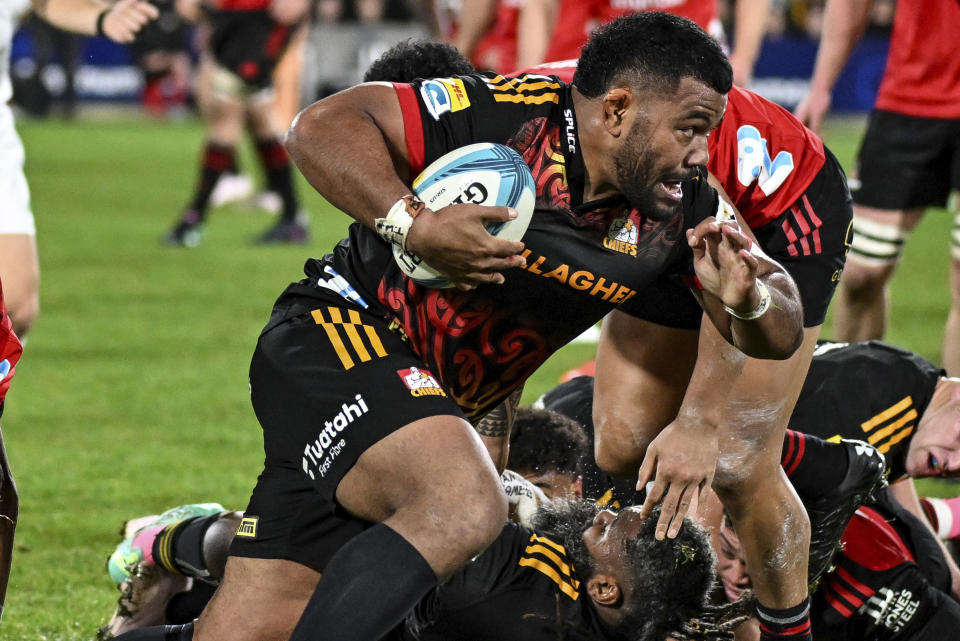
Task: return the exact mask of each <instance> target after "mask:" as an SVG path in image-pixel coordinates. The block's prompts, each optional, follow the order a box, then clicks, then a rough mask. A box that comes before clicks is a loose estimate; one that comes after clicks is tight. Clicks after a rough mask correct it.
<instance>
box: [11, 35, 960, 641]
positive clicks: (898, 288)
mask: <svg viewBox="0 0 960 641" xmlns="http://www.w3.org/2000/svg"><path fill="white" fill-rule="evenodd" d="M393 35H394V36H395V35H396V33H394V34H393ZM391 37H393V36H391ZM374 40H375V39H374ZM374 40H371V41H370V42H373V41H374ZM31 46H32V45H31V42H30V40H29V36H28V34H25V33H22V32H21V34H20V35H19V36H18V39H17V41H16V46H15V49H14V62H15V65H14V68H15V69H16V68H17V64H19V65H20V68H21V69H24V68H26V67H28V66H29V61H30V60H31V56H32V55H33V53H32V50H31ZM377 46H379V45H377ZM377 46H373V45H370V46H368V47H367V48H365V49H364V50H363V51H365V52H366V53H365V54H364V55H366V56H368V57H369V56H371V55H374V54H375V53H376V51H377ZM815 46H816V43H815V41H812V40H811V39H809V38H807V37H804V36H803V35H802V34H793V35H786V36H783V37H777V38H769V39H768V40H767V42H766V43H765V46H764V50H763V55H762V57H761V60H760V61H759V63H758V65H757V81H756V85H755V87H754V88H755V89H757V90H759V91H760V92H761V93H764V94H766V95H768V96H769V97H771V98H773V99H776V100H778V101H780V102H783V103H784V104H787V105H791V104H792V103H793V102H795V101H796V100H797V98H798V97H799V96H801V95H802V93H803V91H804V90H805V86H806V84H805V83H806V78H808V77H809V73H810V70H811V68H812V61H813V52H814V51H815ZM885 47H886V42H885V39H884V38H883V35H882V33H881V34H880V35H878V36H875V37H872V38H870V39H868V40H867V41H866V42H865V43H864V44H863V45H861V47H860V49H858V51H857V53H856V54H855V56H854V58H853V60H852V62H851V64H850V65H848V68H847V71H846V72H845V76H844V78H842V79H841V81H840V82H839V83H838V87H839V89H838V93H837V95H836V96H835V107H836V112H837V113H838V115H837V116H835V117H834V118H832V119H831V120H830V121H829V123H828V125H827V128H826V130H825V132H824V138H825V140H826V142H827V143H828V145H829V146H830V147H831V148H832V149H833V150H834V151H835V153H836V154H837V156H838V158H840V160H841V162H842V163H843V164H844V166H845V167H846V168H847V169H848V170H850V169H851V168H852V164H853V158H854V157H855V154H856V149H857V144H858V142H859V139H860V135H861V132H862V130H863V125H864V121H863V111H864V110H865V109H866V108H868V107H869V105H870V104H871V103H872V100H873V94H874V92H875V90H876V85H877V82H878V81H879V77H880V74H881V73H882V70H883V62H884V55H885ZM82 48H83V52H84V53H83V60H84V62H83V64H82V65H81V67H80V72H79V74H78V91H79V98H80V101H81V102H80V103H79V106H80V109H79V111H78V114H77V117H75V118H73V119H65V118H62V117H59V116H55V117H53V118H46V119H31V118H29V117H23V118H21V119H20V120H19V123H18V128H19V131H20V133H21V136H22V138H23V141H24V145H25V147H26V149H27V165H26V172H27V177H28V179H29V181H30V186H31V190H32V193H33V210H34V213H35V216H36V220H37V229H38V244H39V251H40V261H41V274H42V284H41V304H42V310H41V315H40V318H39V320H38V322H37V324H36V325H35V327H34V329H33V331H32V332H31V335H30V340H29V345H28V347H27V350H26V352H25V355H24V358H23V360H22V362H21V365H20V366H19V367H18V373H17V379H16V381H15V383H14V385H13V388H12V390H11V392H10V395H9V403H8V404H7V405H8V409H7V412H6V413H5V415H4V417H3V428H4V434H5V438H6V440H7V444H8V452H9V455H10V458H11V461H12V464H13V467H14V473H15V474H16V477H17V481H18V484H19V487H20V494H21V511H20V523H19V527H18V530H17V541H16V557H15V563H14V569H13V575H12V578H11V584H10V590H9V594H8V599H7V606H6V611H5V613H4V621H3V626H2V631H0V637H2V638H3V639H5V640H9V641H21V640H23V641H27V640H30V641H34V640H36V639H45V640H49V641H54V640H61V639H62V640H74V639H91V638H93V636H94V632H95V630H96V628H97V626H98V625H100V624H101V623H103V622H104V621H105V620H106V618H107V617H108V616H109V613H110V612H111V611H112V607H113V604H114V602H115V598H116V591H115V590H114V589H113V586H112V584H111V583H110V581H109V578H108V577H107V575H106V572H105V571H104V561H105V559H106V556H107V554H108V553H109V551H110V550H111V549H112V547H113V545H114V544H115V543H116V542H117V540H118V538H117V531H118V529H119V528H120V525H121V523H122V522H123V520H124V519H126V518H130V517H134V516H140V515H143V514H149V513H156V512H159V511H161V510H163V509H165V508H167V507H169V506H172V505H176V504H179V503H185V502H197V501H218V502H220V503H222V504H224V505H225V506H227V507H237V508H241V507H242V506H243V505H245V502H246V499H247V494H248V492H249V490H250V488H251V484H252V480H253V479H254V478H255V476H256V474H257V473H258V471H259V469H260V463H261V460H260V458H261V453H260V452H261V441H260V434H259V429H258V425H257V423H256V420H255V418H254V416H253V412H252V411H251V409H250V405H249V399H248V391H247V382H246V372H247V367H248V363H249V356H250V353H251V350H252V346H253V344H254V341H255V339H256V336H257V333H258V332H259V330H260V328H261V326H262V324H263V323H264V322H265V320H266V318H267V315H268V313H269V310H270V306H271V304H272V302H273V300H274V298H275V297H276V295H277V294H278V293H279V291H280V290H281V289H282V287H283V286H284V285H285V284H286V283H287V282H289V281H291V280H295V279H298V278H299V277H300V275H301V267H302V265H303V262H304V260H305V259H306V258H307V257H308V256H311V255H319V254H321V253H324V252H326V251H327V250H328V249H329V248H331V247H332V245H333V243H334V242H335V241H336V240H337V239H339V238H340V237H341V236H342V235H343V233H344V230H345V228H346V226H347V224H348V222H349V220H348V218H347V217H346V216H344V215H343V214H341V213H338V212H337V211H335V210H333V209H331V208H330V207H329V206H328V205H327V204H326V203H325V202H324V201H323V200H322V199H321V198H320V197H319V196H318V195H316V194H315V193H313V192H312V191H311V190H309V188H308V186H307V185H306V183H305V182H303V181H302V180H300V183H299V185H298V186H299V187H300V191H301V193H302V194H303V196H304V203H305V208H306V209H307V210H308V211H309V212H310V213H311V216H312V232H313V238H312V240H311V242H310V244H309V245H308V246H307V247H302V248H298V247H251V246H250V245H249V239H250V238H251V237H252V236H253V235H254V234H255V233H256V232H258V231H259V230H261V229H262V228H263V227H264V226H265V216H267V214H264V213H262V212H258V211H255V210H251V209H249V208H245V207H241V206H232V207H225V208H222V209H219V210H217V211H215V212H214V213H213V215H212V218H211V221H210V224H209V226H208V228H209V233H208V235H207V237H206V239H205V242H204V244H203V245H202V246H201V248H199V249H198V250H193V251H184V250H176V249H170V248H166V247H162V246H161V245H160V243H159V238H160V236H161V234H162V232H163V231H164V230H165V229H166V227H167V225H168V224H169V223H170V221H171V220H172V219H173V218H174V216H175V215H176V213H177V212H178V211H179V210H180V208H181V207H182V206H183V204H184V202H185V201H186V199H187V196H188V193H189V190H190V188H191V186H192V184H193V180H194V174H195V163H196V161H197V154H198V150H199V144H200V140H201V137H202V130H201V127H200V124H199V122H198V121H197V119H196V118H195V117H194V116H192V115H187V116H185V117H182V118H178V119H168V120H163V121H158V120H156V119H153V118H150V117H148V116H146V115H144V114H142V113H140V112H139V111H138V110H136V109H130V108H129V107H135V105H136V97H137V95H138V91H139V87H140V84H139V83H140V79H139V76H138V74H137V72H136V69H135V68H133V67H130V66H129V57H128V54H127V53H126V51H125V50H124V49H123V48H121V47H117V46H114V45H111V44H110V43H107V42H104V41H102V40H99V39H86V40H85V41H84V42H83V43H82ZM357 51H358V56H359V52H360V49H358V50H357ZM361 60H362V58H361V57H357V58H356V64H357V66H358V68H359V65H360V64H361ZM24 61H26V62H24ZM43 73H46V74H50V79H49V82H50V88H51V90H52V91H53V92H54V93H56V91H55V90H56V87H57V80H56V77H57V73H58V72H57V71H56V69H55V68H51V69H50V70H47V71H45V72H43ZM105 101H106V103H105ZM105 104H109V105H118V104H119V105H125V106H126V107H128V108H125V109H120V110H118V109H114V108H104V105H105ZM56 113H57V112H56V111H54V114H56ZM242 165H243V166H244V167H249V168H253V167H254V166H255V165H256V159H255V157H254V156H253V154H252V152H251V150H250V149H249V148H248V147H244V148H243V156H242ZM951 218H952V216H950V215H948V214H947V213H946V212H943V211H934V212H931V215H930V216H928V219H927V220H925V221H924V222H923V224H921V225H920V227H919V229H918V230H917V231H916V232H915V234H914V236H913V238H912V239H911V241H910V242H909V243H908V244H907V248H906V252H905V257H904V261H903V264H902V266H901V268H900V270H899V273H898V274H897V276H896V278H895V280H894V282H893V300H894V308H893V317H892V321H891V326H890V332H889V335H888V337H887V338H888V340H890V341H891V342H893V343H896V344H899V345H903V346H906V347H909V348H911V349H914V350H916V351H918V352H920V353H921V354H923V355H924V356H926V357H928V358H930V359H932V360H934V361H937V360H938V358H939V354H938V351H939V341H940V334H941V330H942V327H943V323H944V320H945V318H946V314H947V306H948V303H949V294H948V283H947V277H946V274H947V271H946V267H947V261H948V246H947V243H948V238H949V233H950V227H951V222H952V221H951ZM823 334H824V336H825V337H829V336H830V335H831V332H830V322H829V319H828V323H827V326H826V328H825V331H824V333H823ZM592 349H593V346H592V345H591V344H589V343H580V344H574V345H571V346H569V347H568V348H566V349H564V350H563V351H562V352H560V353H559V354H557V355H556V356H555V357H554V358H552V359H551V360H550V361H548V363H547V364H546V365H545V366H544V367H543V368H542V369H541V371H540V372H538V373H537V375H536V376H535V377H534V378H533V379H532V380H531V381H530V383H529V384H528V386H527V389H526V392H525V396H524V399H525V401H526V402H530V401H532V400H533V399H534V398H536V397H537V396H538V395H539V394H540V393H542V392H544V391H545V390H547V389H548V388H549V387H551V386H552V385H553V384H555V383H556V381H557V380H558V377H559V376H560V375H561V373H562V372H564V371H565V370H567V369H568V368H570V367H572V366H574V365H577V364H579V363H580V362H582V361H583V360H586V359H587V358H589V357H590V356H591V353H592ZM864 384H865V385H869V381H865V383H864ZM921 489H922V491H924V492H927V493H930V494H936V495H952V494H956V493H957V490H958V489H960V486H955V485H952V484H950V483H946V482H937V481H926V482H924V483H923V485H922V488H921Z"/></svg>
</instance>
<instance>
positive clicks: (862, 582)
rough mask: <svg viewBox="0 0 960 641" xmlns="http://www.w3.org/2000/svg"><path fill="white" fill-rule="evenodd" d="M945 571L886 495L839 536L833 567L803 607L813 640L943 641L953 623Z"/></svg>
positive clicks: (928, 541)
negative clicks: (807, 608)
mask: <svg viewBox="0 0 960 641" xmlns="http://www.w3.org/2000/svg"><path fill="white" fill-rule="evenodd" d="M949 593H950V571H949V570H948V569H947V565H946V560H945V559H944V557H943V553H942V551H941V548H940V546H939V545H938V543H937V541H936V539H935V538H934V535H933V533H931V532H930V530H929V529H928V528H927V527H926V526H925V525H924V524H923V523H921V522H920V521H919V520H918V519H917V518H916V517H915V516H914V515H912V514H910V513H909V512H907V511H906V510H905V509H903V508H902V507H901V506H900V505H898V504H897V502H896V499H894V498H892V496H891V495H890V491H889V490H887V491H886V492H884V494H883V495H881V498H880V500H879V501H878V502H877V504H876V505H875V506H871V507H862V508H860V509H859V510H857V512H856V513H855V514H854V515H853V517H852V518H851V519H850V523H849V525H847V529H846V530H844V533H843V551H842V552H841V553H840V554H839V555H838V556H837V568H836V569H835V570H834V571H833V572H831V573H830V574H828V575H826V576H825V577H824V578H823V580H822V581H821V583H820V587H819V589H818V590H817V592H816V593H815V594H814V596H813V599H812V601H811V605H810V621H811V624H812V626H813V637H814V638H815V639H818V640H820V639H823V640H824V641H834V640H836V641H840V640H843V639H872V640H873V641H942V640H944V639H948V638H955V633H956V630H957V627H956V626H957V625H958V624H960V617H958V610H960V608H958V606H957V604H956V603H953V602H951V599H950V597H949V596H948V594H949Z"/></svg>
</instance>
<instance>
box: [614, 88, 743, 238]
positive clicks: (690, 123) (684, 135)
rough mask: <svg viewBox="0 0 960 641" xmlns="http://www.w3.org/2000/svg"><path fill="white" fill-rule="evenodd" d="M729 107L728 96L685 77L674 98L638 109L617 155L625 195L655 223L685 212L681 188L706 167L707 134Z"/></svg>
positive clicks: (650, 101) (652, 100) (650, 102)
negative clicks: (699, 169)
mask: <svg viewBox="0 0 960 641" xmlns="http://www.w3.org/2000/svg"><path fill="white" fill-rule="evenodd" d="M648 93H649V92H648ZM726 105H727V97H726V96H725V95H723V94H720V93H717V92H716V91H714V90H713V89H710V88H709V87H707V86H706V85H705V84H703V83H701V82H699V81H697V80H694V79H692V78H684V79H683V80H682V81H681V83H680V86H679V88H678V89H677V91H676V93H675V94H674V95H673V96H664V97H661V96H650V97H645V98H644V99H643V100H641V101H640V102H639V103H638V104H637V107H636V110H637V111H636V114H635V119H634V121H633V124H632V126H631V127H630V132H629V133H628V134H627V136H626V138H625V140H624V142H623V144H622V145H621V146H620V148H619V150H618V151H617V152H616V154H615V156H614V167H615V169H616V176H617V184H618V186H619V189H620V192H621V193H622V194H623V195H624V196H626V197H627V200H629V201H630V204H631V205H632V206H633V207H634V208H636V209H637V210H639V211H641V212H642V213H643V214H644V215H646V216H647V217H649V218H651V219H653V220H667V219H669V218H671V217H673V216H675V215H676V214H677V213H678V212H679V211H680V209H681V203H682V198H683V184H682V183H683V182H684V181H687V180H691V179H692V178H693V177H694V176H695V175H696V172H695V169H696V167H698V166H703V165H706V164H707V160H708V158H709V155H708V153H707V134H708V133H709V132H710V130H711V129H713V128H714V127H716V126H717V124H718V123H719V122H720V118H721V117H722V116H723V112H724V109H726Z"/></svg>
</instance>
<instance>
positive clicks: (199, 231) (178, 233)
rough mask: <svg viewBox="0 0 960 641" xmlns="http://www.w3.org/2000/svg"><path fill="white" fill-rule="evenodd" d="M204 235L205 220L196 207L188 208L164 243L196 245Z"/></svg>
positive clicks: (174, 245) (185, 245) (170, 244)
mask: <svg viewBox="0 0 960 641" xmlns="http://www.w3.org/2000/svg"><path fill="white" fill-rule="evenodd" d="M202 237H203V220H201V218H200V214H199V213H198V212H197V211H196V210H195V209H188V210H187V211H185V212H184V213H183V216H181V217H180V220H178V221H177V224H176V225H174V226H173V229H171V230H170V231H169V232H167V234H166V236H164V237H163V244H164V245H169V246H171V247H191V248H192V247H196V246H198V245H199V244H200V240H201V239H202Z"/></svg>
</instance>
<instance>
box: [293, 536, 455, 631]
mask: <svg viewBox="0 0 960 641" xmlns="http://www.w3.org/2000/svg"><path fill="white" fill-rule="evenodd" d="M436 584H437V577H436V575H435V574H434V573H433V570H432V569H431V568H430V565H429V564H428V563H427V561H426V559H424V558H423V556H421V555H420V553H419V552H417V550H416V548H414V547H413V546H412V545H410V543H409V542H407V540H406V539H404V538H403V537H402V536H400V535H399V534H397V533H396V532H394V531H393V530H392V529H390V528H389V527H388V526H386V525H383V524H382V523H379V524H377V525H374V526H373V527H371V528H370V529H369V530H366V531H364V532H362V533H361V534H359V535H357V536H356V537H355V538H353V539H352V540H351V541H350V542H349V543H347V544H346V545H344V546H343V547H342V548H340V550H339V551H338V552H337V553H336V554H335V555H334V556H333V558H332V559H330V562H329V563H328V564H327V567H325V568H324V569H323V572H322V573H321V578H320V583H318V584H317V589H316V590H315V591H314V593H313V596H311V597H310V602H309V603H308V604H307V608H306V610H304V612H303V616H301V617H300V621H299V622H298V623H297V627H296V628H294V630H293V634H292V635H291V636H290V641H315V640H316V639H319V638H322V639H323V641H373V640H375V639H380V638H381V637H383V636H384V635H385V634H386V633H387V632H389V631H390V630H392V629H393V628H394V627H395V626H396V625H397V624H398V623H400V622H401V621H402V620H403V618H404V617H405V616H406V614H407V612H409V611H410V610H411V609H412V608H413V607H414V606H415V605H416V604H417V602H418V601H419V600H420V599H421V598H422V597H423V596H424V595H425V594H426V593H427V592H429V591H430V589H431V588H432V587H434V586H435V585H436Z"/></svg>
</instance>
